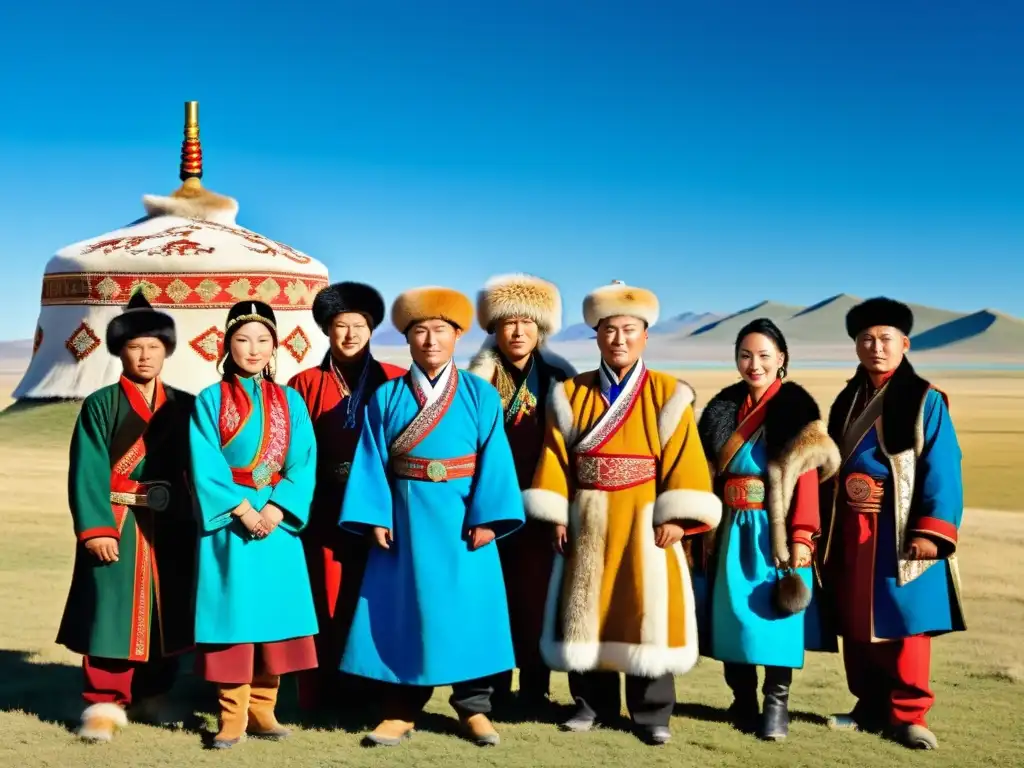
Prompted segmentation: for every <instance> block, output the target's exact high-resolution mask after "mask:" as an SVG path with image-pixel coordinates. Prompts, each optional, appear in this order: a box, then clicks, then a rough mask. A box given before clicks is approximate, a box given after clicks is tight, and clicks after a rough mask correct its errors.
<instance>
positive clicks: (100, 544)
mask: <svg viewBox="0 0 1024 768" xmlns="http://www.w3.org/2000/svg"><path fill="white" fill-rule="evenodd" d="M85 548H86V549H87V550H89V552H90V553H91V554H92V555H93V556H94V557H96V558H98V559H99V561H100V562H101V563H116V562H117V561H118V555H119V552H118V549H117V539H115V538H114V537H113V536H97V537H96V538H95V539H89V540H88V541H87V542H85Z"/></svg>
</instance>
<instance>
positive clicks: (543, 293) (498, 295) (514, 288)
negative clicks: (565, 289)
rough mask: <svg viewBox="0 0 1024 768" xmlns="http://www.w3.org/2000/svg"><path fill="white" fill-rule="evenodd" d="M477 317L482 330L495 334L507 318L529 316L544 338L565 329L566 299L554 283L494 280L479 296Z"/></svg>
mask: <svg viewBox="0 0 1024 768" xmlns="http://www.w3.org/2000/svg"><path fill="white" fill-rule="evenodd" d="M476 317H477V322H479V323H480V327H481V328H483V329H484V330H485V331H487V332H488V333H494V326H495V324H496V323H497V322H498V321H500V320H502V319H503V318H506V317H528V318H530V319H531V320H533V321H534V322H535V323H537V328H538V329H539V330H540V332H541V334H543V335H544V336H551V335H554V334H556V333H558V332H559V331H560V330H561V329H562V297H561V295H560V294H559V293H558V288H556V287H555V286H554V285H553V284H552V283H549V282H548V281H547V280H542V279H541V278H539V277H533V276H532V275H524V274H514V275H499V276H497V277H492V278H491V279H490V280H488V281H487V283H486V284H485V285H484V288H483V290H482V291H480V293H479V294H477V299H476Z"/></svg>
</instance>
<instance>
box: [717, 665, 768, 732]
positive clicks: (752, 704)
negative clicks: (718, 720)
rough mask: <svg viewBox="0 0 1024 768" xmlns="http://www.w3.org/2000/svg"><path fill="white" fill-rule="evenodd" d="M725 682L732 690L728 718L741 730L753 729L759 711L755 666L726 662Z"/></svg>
mask: <svg viewBox="0 0 1024 768" xmlns="http://www.w3.org/2000/svg"><path fill="white" fill-rule="evenodd" d="M725 683H726V685H728V686H729V688H730V689H731V690H732V704H731V705H730V706H729V719H730V720H732V723H733V725H734V726H735V727H736V728H738V729H739V730H741V731H744V732H747V733H749V732H752V731H754V730H755V729H756V727H757V718H758V716H759V715H760V713H761V708H760V706H759V705H758V703H757V667H755V666H753V665H752V664H734V663H732V662H726V663H725Z"/></svg>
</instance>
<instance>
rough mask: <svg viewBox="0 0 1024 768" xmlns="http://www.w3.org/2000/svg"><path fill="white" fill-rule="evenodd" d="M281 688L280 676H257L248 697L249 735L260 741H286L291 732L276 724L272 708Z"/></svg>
mask: <svg viewBox="0 0 1024 768" xmlns="http://www.w3.org/2000/svg"><path fill="white" fill-rule="evenodd" d="M280 688H281V676H280V675H258V676H257V677H254V678H253V680H252V692H251V693H250V695H249V735H250V736H258V737H260V738H261V739H275V740H278V739H286V738H288V737H289V736H291V733H292V732H291V731H290V730H288V729H287V728H285V727H284V726H283V725H281V724H280V723H279V722H277V717H276V716H275V715H274V707H275V706H276V705H277V692H278V691H279V690H280Z"/></svg>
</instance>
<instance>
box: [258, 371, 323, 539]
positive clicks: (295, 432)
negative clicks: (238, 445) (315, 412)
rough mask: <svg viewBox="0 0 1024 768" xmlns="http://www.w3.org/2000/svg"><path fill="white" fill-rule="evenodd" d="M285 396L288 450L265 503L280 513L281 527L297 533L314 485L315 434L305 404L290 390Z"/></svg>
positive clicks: (303, 522) (302, 525)
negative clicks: (279, 475) (278, 480)
mask: <svg viewBox="0 0 1024 768" xmlns="http://www.w3.org/2000/svg"><path fill="white" fill-rule="evenodd" d="M284 392H285V395H286V396H287V398H288V418H289V421H290V430H289V434H288V453H286V454H285V457H284V466H283V467H282V468H281V480H280V482H278V484H277V485H275V486H274V490H273V491H272V492H271V494H270V499H269V500H268V501H269V503H271V504H274V505H275V506H277V507H279V508H280V510H281V511H282V512H284V519H283V520H281V527H282V528H284V529H285V530H286V531H290V532H291V533H299V532H300V531H301V530H302V529H303V528H305V527H306V523H308V522H309V508H310V505H311V504H312V503H313V488H314V487H315V485H316V435H315V433H314V432H313V423H312V422H311V421H310V420H309V411H308V410H307V408H306V403H305V402H304V401H303V400H302V398H301V396H300V395H299V393H298V392H296V391H295V390H294V389H288V388H286V389H285V390H284Z"/></svg>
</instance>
